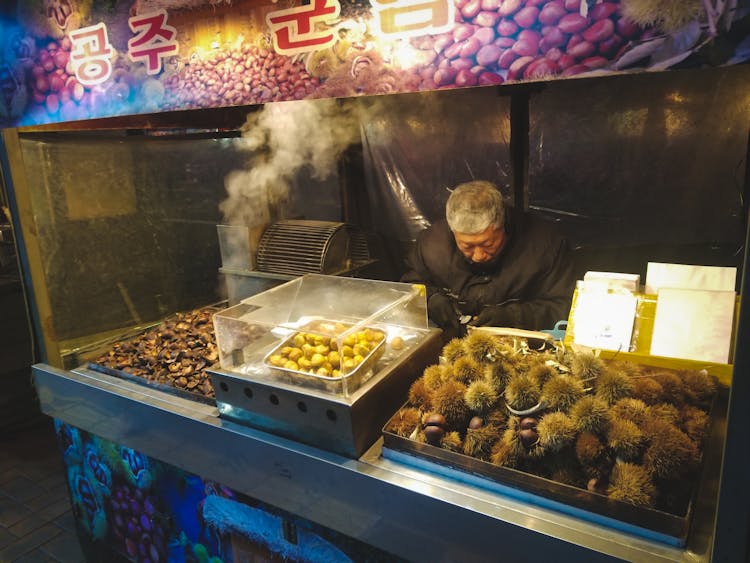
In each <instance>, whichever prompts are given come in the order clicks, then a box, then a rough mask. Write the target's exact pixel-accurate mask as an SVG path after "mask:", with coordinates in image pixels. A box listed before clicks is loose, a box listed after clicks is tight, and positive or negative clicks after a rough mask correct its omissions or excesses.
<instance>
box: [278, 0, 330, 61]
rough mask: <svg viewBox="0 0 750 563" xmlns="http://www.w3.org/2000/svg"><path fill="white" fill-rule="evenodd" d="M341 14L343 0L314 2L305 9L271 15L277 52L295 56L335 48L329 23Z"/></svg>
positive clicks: (292, 9)
mask: <svg viewBox="0 0 750 563" xmlns="http://www.w3.org/2000/svg"><path fill="white" fill-rule="evenodd" d="M340 13H341V4H339V0H312V1H311V2H310V3H309V4H306V5H303V6H295V7H294V8H288V9H286V10H277V11H275V12H270V13H269V14H268V15H267V16H266V23H267V24H268V26H269V27H270V28H271V32H272V34H273V48H274V50H275V51H276V52H277V53H281V54H283V55H294V54H295V53H305V52H308V51H315V50H318V49H324V48H326V47H331V46H333V44H334V43H335V39H336V38H335V37H334V34H333V32H332V31H331V30H330V28H329V27H328V26H326V25H325V23H326V22H330V21H331V20H333V19H335V18H337V17H338V16H339V14H340ZM320 27H323V28H324V29H323V30H321V29H319V28H320Z"/></svg>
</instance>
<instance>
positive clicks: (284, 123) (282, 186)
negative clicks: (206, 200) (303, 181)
mask: <svg viewBox="0 0 750 563" xmlns="http://www.w3.org/2000/svg"><path fill="white" fill-rule="evenodd" d="M358 107H359V106H358V105H357V104H355V103H353V102H351V101H344V102H339V101H337V100H331V99H327V100H301V101H296V102H284V103H279V104H268V105H266V106H264V107H263V109H262V110H260V111H257V112H255V113H251V114H250V115H248V117H247V121H246V122H245V125H244V126H243V128H242V139H243V146H244V148H246V149H247V150H248V151H249V152H251V158H250V162H249V165H248V168H247V169H246V170H239V171H234V172H232V173H231V174H229V175H228V176H227V178H226V179H225V185H226V190H227V194H228V197H227V199H226V200H225V201H223V202H222V203H221V204H220V209H221V212H222V214H223V215H224V218H225V221H226V222H227V223H228V224H230V225H246V226H248V227H251V228H253V227H258V226H262V225H264V224H266V223H269V222H271V221H273V220H276V219H279V218H281V217H283V210H284V205H285V204H286V203H287V201H288V193H289V184H290V182H291V181H292V180H293V179H294V177H295V176H296V175H297V173H298V172H299V171H300V169H302V168H303V167H305V172H306V173H307V174H309V175H310V176H311V177H313V178H315V179H318V180H325V179H326V178H327V177H328V176H330V175H331V174H332V173H334V172H336V171H337V167H336V163H337V161H338V158H339V156H340V155H341V153H342V152H343V151H344V150H345V149H346V148H347V147H348V146H350V145H351V144H353V143H354V142H357V141H359V115H358V114H359V111H358Z"/></svg>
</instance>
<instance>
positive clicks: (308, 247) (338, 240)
mask: <svg viewBox="0 0 750 563" xmlns="http://www.w3.org/2000/svg"><path fill="white" fill-rule="evenodd" d="M369 258H370V253H369V250H368V247H367V239H366V238H365V236H364V233H362V232H361V231H359V230H358V229H356V228H355V227H353V226H351V225H347V224H346V223H337V222H332V221H309V220H297V219H285V220H282V221H278V222H276V223H273V224H272V225H271V226H269V227H268V228H267V229H266V230H265V231H264V233H263V235H262V236H261V239H260V242H259V243H258V253H257V256H256V262H255V265H256V269H257V270H258V271H260V272H268V273H274V274H289V275H294V276H299V275H303V274H308V273H315V274H336V273H339V272H341V271H343V270H345V269H346V268H347V267H348V266H349V265H350V264H351V263H352V262H359V261H367V260H369Z"/></svg>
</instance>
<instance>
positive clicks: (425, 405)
mask: <svg viewBox="0 0 750 563" xmlns="http://www.w3.org/2000/svg"><path fill="white" fill-rule="evenodd" d="M408 398H409V404H410V405H412V406H414V407H417V408H420V409H422V410H423V411H428V410H430V408H431V405H432V391H431V390H430V389H429V388H428V387H427V384H426V383H425V382H424V379H423V378H421V377H420V378H419V379H417V380H416V381H415V382H414V383H412V384H411V387H409V395H408Z"/></svg>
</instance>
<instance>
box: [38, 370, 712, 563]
mask: <svg viewBox="0 0 750 563" xmlns="http://www.w3.org/2000/svg"><path fill="white" fill-rule="evenodd" d="M34 380H35V383H36V386H37V389H38V390H39V396H40V398H41V403H42V409H43V411H44V412H45V413H46V414H48V415H50V416H52V417H55V418H56V419H59V420H62V421H63V422H66V423H68V424H71V425H73V426H75V427H78V428H82V429H84V430H87V431H89V432H92V433H94V434H96V435H98V436H101V437H103V438H105V439H107V440H111V441H113V442H115V443H119V444H127V445H128V446H129V447H131V448H134V449H136V450H138V451H140V452H142V453H144V454H146V455H148V456H151V457H154V458H157V459H159V460H161V461H163V462H166V463H169V464H172V465H175V466H178V467H182V468H189V470H190V471H192V472H195V473H197V474H199V475H201V476H202V477H204V478H208V479H212V480H215V481H217V482H220V483H222V484H224V485H226V486H228V487H231V488H233V489H235V490H237V491H239V492H241V493H243V494H246V495H248V496H250V497H252V498H254V499H257V500H260V501H262V502H265V503H268V504H270V505H272V506H275V507H277V508H280V509H282V510H286V511H288V512H290V513H292V514H296V515H300V516H302V517H304V518H306V519H309V520H311V521H313V522H316V523H318V524H321V525H323V526H326V527H328V528H331V529H334V530H336V531H338V532H341V533H343V534H346V535H348V536H350V537H353V538H355V539H358V540H361V541H363V542H365V543H367V544H370V545H373V546H377V547H378V548H380V549H383V550H386V551H388V552H391V553H393V554H395V555H398V556H400V557H404V558H406V559H408V560H413V561H428V560H429V561H493V560H497V557H498V554H499V553H502V555H503V558H505V559H506V560H509V561H525V560H529V561H552V560H557V561H562V560H575V559H576V558H578V559H580V560H583V561H611V560H615V559H624V560H629V561H686V560H689V561H708V560H709V555H708V554H709V553H710V541H711V536H712V533H711V529H712V523H713V517H714V514H715V510H716V503H715V499H716V492H717V483H716V480H715V479H710V478H709V479H705V480H704V481H703V482H702V484H701V491H700V494H699V496H700V497H701V498H703V499H707V500H708V502H704V503H703V506H701V507H700V510H698V511H697V512H696V515H695V518H694V521H693V530H692V533H691V536H690V539H689V543H688V545H687V546H686V548H679V547H673V546H670V545H667V544H665V543H662V542H659V541H654V540H651V539H647V538H644V537H638V536H637V535H633V534H631V533H628V532H625V531H622V530H618V529H617V527H613V526H612V525H611V524H609V525H608V524H605V523H597V522H595V521H588V520H585V519H581V518H579V517H576V516H572V515H567V514H564V513H562V512H559V511H556V510H552V509H550V508H545V507H541V506H537V505H534V504H533V503H529V502H525V501H524V500H519V498H517V497H513V496H512V495H508V494H504V493H502V492H499V491H497V490H493V488H492V486H491V483H486V486H485V484H483V483H482V482H481V480H472V481H464V480H461V479H453V478H450V477H446V476H444V475H439V474H436V473H432V472H430V471H425V470H422V469H419V468H416V467H413V466H411V465H409V464H403V463H399V462H398V461H393V460H391V459H387V458H384V457H383V456H381V455H380V454H381V441H377V442H376V443H375V444H374V445H373V446H372V447H371V448H370V449H369V450H368V451H367V452H366V453H365V454H364V455H363V456H362V457H361V458H359V459H350V458H347V457H343V456H340V455H337V454H334V453H330V452H327V451H324V450H320V449H318V448H315V447H312V446H306V445H304V444H301V443H299V442H296V441H292V440H288V439H284V438H281V437H278V436H275V435H272V434H268V433H265V432H262V431H259V430H254V429H252V428H248V427H245V426H241V425H238V424H236V423H233V422H231V421H227V420H224V419H222V418H220V417H219V416H218V411H217V409H216V408H215V407H213V406H211V405H205V404H200V403H196V402H194V401H191V400H188V399H182V398H179V397H175V396H173V395H170V394H167V393H165V392H163V391H159V390H155V389H149V388H146V387H144V386H142V385H139V384H137V383H134V382H132V381H126V380H121V379H118V378H114V377H112V376H108V375H106V374H101V373H98V372H95V371H91V370H88V369H75V370H72V371H64V370H59V369H56V368H53V367H50V366H45V365H37V366H34ZM718 463H719V459H714V460H712V461H711V464H713V465H714V470H716V469H717V466H718ZM707 473H711V471H708V472H707ZM713 474H714V475H716V471H714V473H713ZM711 499H713V501H714V502H711Z"/></svg>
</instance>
